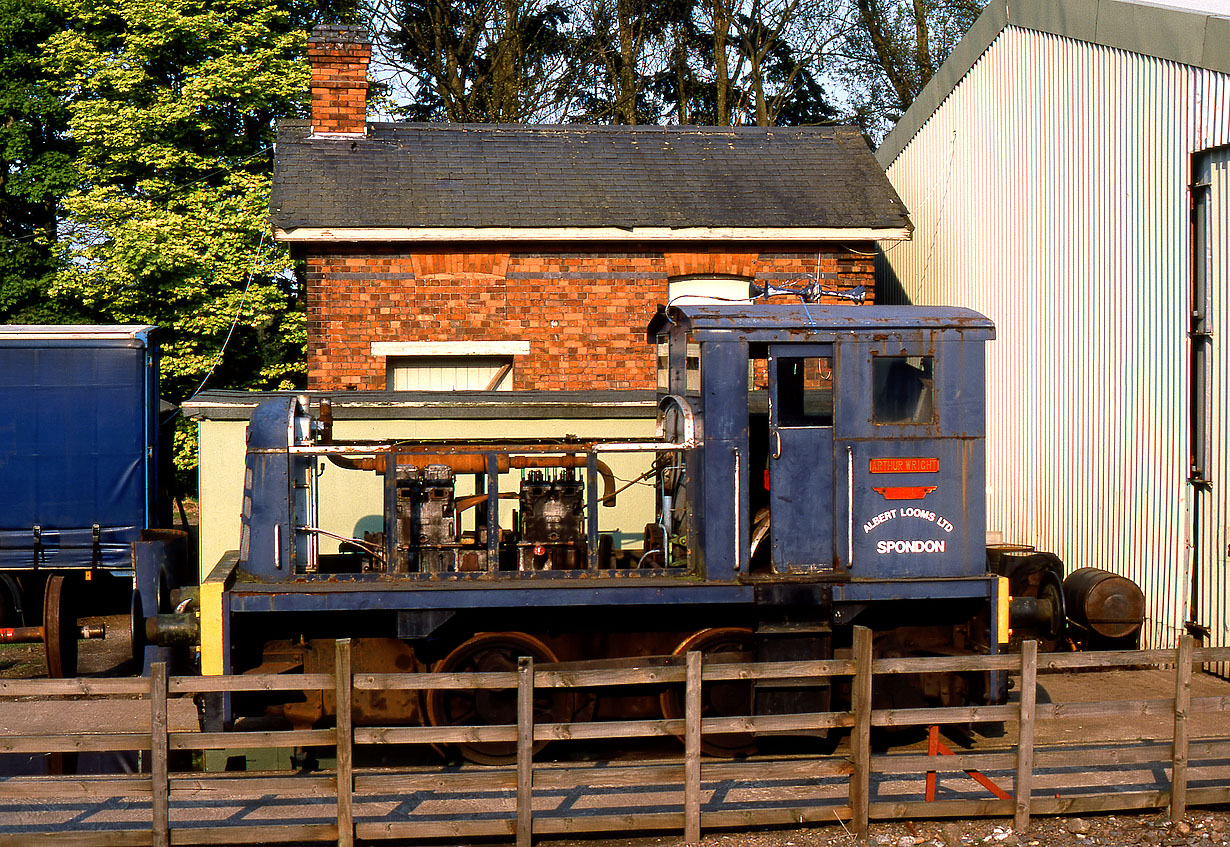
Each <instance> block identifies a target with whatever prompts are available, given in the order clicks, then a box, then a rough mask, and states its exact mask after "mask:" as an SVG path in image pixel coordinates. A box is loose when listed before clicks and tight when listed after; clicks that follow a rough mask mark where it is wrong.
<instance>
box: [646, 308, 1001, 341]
mask: <svg viewBox="0 0 1230 847" xmlns="http://www.w3.org/2000/svg"><path fill="white" fill-rule="evenodd" d="M671 324H678V325H679V326H681V327H683V328H684V329H686V330H690V331H692V332H701V331H709V330H735V331H740V332H745V333H749V334H755V333H769V334H776V333H781V332H803V333H807V334H812V335H814V334H815V333H817V332H855V331H872V330H876V329H881V330H885V331H890V330H897V331H912V332H923V331H930V330H944V329H961V330H965V331H967V332H968V331H971V330H983V331H984V332H985V333H986V334H985V335H984V336H982V338H984V339H985V338H990V337H993V333H994V329H995V327H994V324H993V323H992V322H991V321H990V320H989V319H988V318H987V317H985V316H984V315H981V314H979V313H978V312H975V311H973V310H972V309H963V308H957V307H929V308H928V309H926V310H925V311H923V310H919V309H912V308H910V307H904V306H858V307H851V306H826V305H812V304H805V303H798V304H790V305H777V304H768V303H749V304H747V305H746V306H743V305H731V304H723V305H680V306H671V307H670V308H669V309H667V310H666V311H664V312H659V313H658V314H657V315H656V316H655V317H654V319H653V320H652V321H651V323H650V325H649V330H648V336H649V339H650V341H652V340H654V339H655V338H656V337H657V335H658V334H659V333H661V332H664V331H665V330H666V328H667V327H668V326H669V325H671ZM798 340H803V339H798ZM816 340H818V339H816Z"/></svg>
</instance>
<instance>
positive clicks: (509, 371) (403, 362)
mask: <svg viewBox="0 0 1230 847" xmlns="http://www.w3.org/2000/svg"><path fill="white" fill-rule="evenodd" d="M529 351H530V350H529V342H528V341H485V342H456V341H439V342H436V341H419V342H374V343H373V344H372V355H373V356H377V357H382V358H384V359H385V387H386V388H387V389H388V390H390V391H510V390H512V387H513V369H514V366H515V361H516V356H519V355H525V354H527V353H529Z"/></svg>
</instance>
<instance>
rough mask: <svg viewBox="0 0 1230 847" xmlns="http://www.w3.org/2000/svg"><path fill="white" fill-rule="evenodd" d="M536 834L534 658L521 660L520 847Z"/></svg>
mask: <svg viewBox="0 0 1230 847" xmlns="http://www.w3.org/2000/svg"><path fill="white" fill-rule="evenodd" d="M533 836H534V659H533V658H532V657H530V656H522V657H520V658H519V659H517V847H530V842H531V840H532V839H533Z"/></svg>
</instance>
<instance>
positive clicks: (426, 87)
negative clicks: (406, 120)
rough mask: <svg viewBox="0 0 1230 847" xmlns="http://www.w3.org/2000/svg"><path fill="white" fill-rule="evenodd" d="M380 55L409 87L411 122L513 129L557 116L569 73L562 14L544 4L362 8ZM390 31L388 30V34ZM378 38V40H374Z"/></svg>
mask: <svg viewBox="0 0 1230 847" xmlns="http://www.w3.org/2000/svg"><path fill="white" fill-rule="evenodd" d="M369 13H370V16H371V19H372V21H373V23H374V24H375V28H376V29H377V31H378V38H379V36H380V35H381V34H383V36H384V39H383V40H386V41H387V43H388V47H387V49H386V51H385V55H387V56H390V57H391V61H392V62H393V63H394V64H395V66H396V67H397V68H398V69H399V70H401V71H402V72H404V73H406V74H407V75H409V76H410V77H411V78H412V79H413V81H414V84H413V85H412V86H411V89H412V90H413V93H414V99H413V101H412V102H411V103H409V104H407V105H405V106H403V107H401V108H399V109H397V112H398V113H399V114H400V115H402V116H404V117H410V118H413V119H416V120H446V121H458V122H466V123H475V122H498V123H516V122H523V121H532V120H538V119H542V118H543V117H545V116H547V115H550V114H558V113H559V112H560V111H561V109H562V106H561V103H560V101H561V98H563V97H565V96H566V92H567V90H568V88H569V83H568V82H567V79H568V78H569V76H570V74H571V72H572V68H571V65H570V63H569V61H568V58H569V48H570V41H569V37H568V33H567V32H566V25H567V22H568V13H567V11H566V10H565V8H564V7H563V6H561V5H559V4H557V3H554V2H549V1H544V0H405V2H403V3H402V4H400V5H399V6H396V7H389V6H370V7H369ZM390 24H392V25H391V26H390ZM382 31H383V32H382Z"/></svg>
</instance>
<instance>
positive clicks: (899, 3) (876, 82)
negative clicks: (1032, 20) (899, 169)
mask: <svg viewBox="0 0 1230 847" xmlns="http://www.w3.org/2000/svg"><path fill="white" fill-rule="evenodd" d="M853 2H854V10H855V12H856V13H857V23H858V25H857V26H856V27H854V28H853V29H851V31H850V34H849V36H848V37H847V39H846V42H845V46H844V51H843V53H844V60H845V61H844V62H843V67H842V69H841V72H840V76H841V79H842V81H843V82H844V83H845V85H846V86H847V87H848V88H849V90H850V91H851V94H852V107H853V109H852V111H853V115H852V117H854V119H856V120H857V121H858V122H859V123H860V124H861V125H862V126H863V128H864V129H865V130H867V131H868V132H869V133H870V134H871V135H872V136H873V137H875V138H880V137H883V135H884V134H885V133H886V132H887V131H888V130H889V129H890V128H891V127H892V125H893V124H894V123H895V122H896V121H897V119H898V118H899V117H901V115H902V114H904V112H905V110H906V109H908V108H909V107H910V104H911V103H913V102H914V99H915V98H916V97H918V95H919V94H920V93H922V90H923V88H924V87H925V86H926V84H927V82H928V81H930V79H931V77H932V76H933V75H934V74H935V72H936V70H937V69H938V68H939V66H940V65H941V64H943V62H944V59H946V58H947V57H948V54H949V53H950V52H952V48H953V47H955V46H956V44H957V42H958V41H960V40H961V37H962V36H963V35H964V34H965V32H966V30H968V29H969V28H970V26H971V25H972V24H973V23H974V20H975V19H977V17H978V15H979V14H980V13H981V12H982V7H983V6H984V5H985V0H853Z"/></svg>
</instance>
